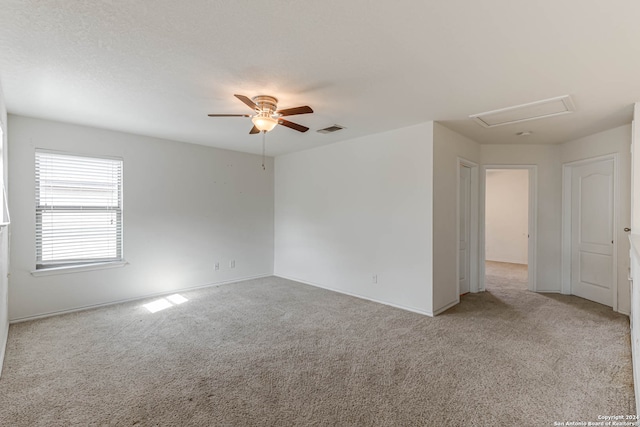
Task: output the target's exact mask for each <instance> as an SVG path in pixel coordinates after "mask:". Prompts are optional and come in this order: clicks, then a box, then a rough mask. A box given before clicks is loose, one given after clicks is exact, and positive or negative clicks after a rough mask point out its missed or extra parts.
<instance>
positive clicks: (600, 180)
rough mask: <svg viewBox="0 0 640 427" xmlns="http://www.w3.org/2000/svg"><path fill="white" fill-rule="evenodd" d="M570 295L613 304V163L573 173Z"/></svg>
mask: <svg viewBox="0 0 640 427" xmlns="http://www.w3.org/2000/svg"><path fill="white" fill-rule="evenodd" d="M571 175H572V176H571V293H572V294H574V295H577V296H579V297H582V298H586V299H589V300H591V301H595V302H599V303H601V304H605V305H608V306H610V307H611V306H612V305H613V294H612V287H613V199H614V197H613V195H614V193H613V191H614V190H613V160H611V159H609V160H601V161H597V162H593V163H588V164H586V165H583V166H574V167H573V168H572V174H571Z"/></svg>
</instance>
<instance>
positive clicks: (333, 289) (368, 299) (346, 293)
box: [274, 274, 433, 317]
mask: <svg viewBox="0 0 640 427" xmlns="http://www.w3.org/2000/svg"><path fill="white" fill-rule="evenodd" d="M274 276H275V277H280V278H282V279H287V280H293V281H294V282H299V283H303V284H305V285H309V286H314V287H316V288H321V289H326V290H327V291H331V292H337V293H339V294H343V295H349V296H350V297H355V298H359V299H363V300H367V301H371V302H375V303H378V304H383V305H388V306H390V307H394V308H399V309H401V310H405V311H410V312H412V313H418V314H422V315H425V316H429V317H433V313H431V312H428V311H424V310H420V309H418V308H413V307H407V306H404V305H401V304H395V303H391V302H387V301H380V300H377V299H375V298H370V297H365V296H363V295H359V294H354V293H352V292H346V291H343V290H341V289H335V288H331V287H329V286H324V285H321V284H319V283H314V282H309V281H308V280H302V279H298V278H296V277H290V276H283V275H280V274H274Z"/></svg>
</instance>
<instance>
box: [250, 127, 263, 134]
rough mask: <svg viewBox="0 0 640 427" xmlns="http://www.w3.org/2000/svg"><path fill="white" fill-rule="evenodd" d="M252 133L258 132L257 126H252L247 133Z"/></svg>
mask: <svg viewBox="0 0 640 427" xmlns="http://www.w3.org/2000/svg"><path fill="white" fill-rule="evenodd" d="M254 133H260V129H258V128H257V127H255V126H254V127H252V128H251V130H250V131H249V135H253V134H254Z"/></svg>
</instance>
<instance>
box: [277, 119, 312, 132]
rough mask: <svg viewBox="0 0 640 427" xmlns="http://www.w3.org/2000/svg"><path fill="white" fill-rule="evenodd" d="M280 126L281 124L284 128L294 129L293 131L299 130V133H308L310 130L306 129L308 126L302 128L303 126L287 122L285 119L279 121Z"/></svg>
mask: <svg viewBox="0 0 640 427" xmlns="http://www.w3.org/2000/svg"><path fill="white" fill-rule="evenodd" d="M278 124H281V125H282V126H286V127H288V128H290V129H293V130H297V131H298V132H306V131H308V130H309V128H308V127H306V126H302V125H299V124H297V123H293V122H290V121H288V120H285V119H278Z"/></svg>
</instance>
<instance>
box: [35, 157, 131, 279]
mask: <svg viewBox="0 0 640 427" xmlns="http://www.w3.org/2000/svg"><path fill="white" fill-rule="evenodd" d="M121 260H122V160H119V159H107V158H96V157H82V156H76V155H69V154H61V153H53V152H47V151H39V150H38V151H36V269H44V268H52V267H63V266H75V265H83V264H92V263H100V262H109V261H121Z"/></svg>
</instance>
